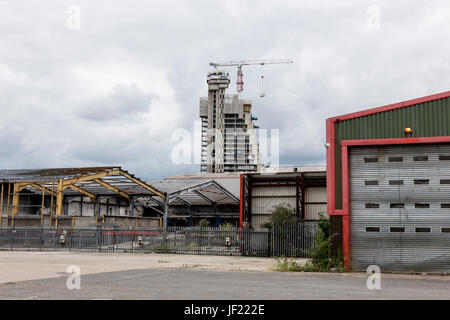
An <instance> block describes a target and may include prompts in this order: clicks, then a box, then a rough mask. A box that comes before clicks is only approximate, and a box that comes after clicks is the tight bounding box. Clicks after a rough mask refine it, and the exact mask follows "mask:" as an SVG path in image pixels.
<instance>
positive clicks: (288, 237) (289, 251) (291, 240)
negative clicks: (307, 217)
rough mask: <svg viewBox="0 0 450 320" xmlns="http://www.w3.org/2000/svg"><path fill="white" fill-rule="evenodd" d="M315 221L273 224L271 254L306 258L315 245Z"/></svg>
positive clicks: (316, 228) (316, 224)
mask: <svg viewBox="0 0 450 320" xmlns="http://www.w3.org/2000/svg"><path fill="white" fill-rule="evenodd" d="M317 230H318V222H317V221H301V222H292V223H285V224H280V225H274V226H273V229H272V256H274V257H295V258H306V257H307V256H308V251H310V250H312V249H314V248H315V246H316V242H315V236H316V233H317Z"/></svg>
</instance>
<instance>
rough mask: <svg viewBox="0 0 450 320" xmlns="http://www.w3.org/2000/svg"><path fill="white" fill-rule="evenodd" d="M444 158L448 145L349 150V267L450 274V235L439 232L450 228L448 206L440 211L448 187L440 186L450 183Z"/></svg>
mask: <svg viewBox="0 0 450 320" xmlns="http://www.w3.org/2000/svg"><path fill="white" fill-rule="evenodd" d="M424 156H426V157H424ZM442 156H444V158H447V159H448V158H449V157H448V156H450V145H448V144H431V145H414V146H383V147H364V148H350V193H351V194H350V210H351V212H350V225H351V260H352V268H354V269H355V270H365V269H366V268H367V266H368V265H371V264H375V265H378V266H380V267H381V270H382V271H408V272H409V271H418V272H428V271H439V272H450V233H442V232H441V231H442V229H441V228H450V208H445V205H444V208H443V207H442V204H449V203H450V197H449V195H450V184H441V180H449V181H450V160H443V159H444V158H442ZM365 158H366V159H369V158H371V159H374V158H375V159H377V161H378V162H366V160H365ZM393 158H395V159H396V160H397V161H396V162H391V161H392V160H393ZM399 158H401V160H402V161H398V160H399ZM419 159H421V160H424V161H415V160H419ZM390 160H391V161H390ZM424 181H426V182H427V183H426V184H424V183H423V182H424ZM368 182H369V183H368ZM375 182H376V183H378V185H376V184H375ZM400 182H401V183H400ZM418 182H421V183H420V184H417V183H418ZM367 227H369V228H372V229H371V231H375V232H368V230H367V229H366V228H367ZM378 228H379V229H378ZM391 228H404V232H392V231H395V230H391ZM416 228H429V232H417V229H416ZM377 229H378V230H379V231H378V230H377ZM369 230H370V229H369ZM418 230H420V229H418ZM423 230H424V229H422V231H423ZM425 230H426V229H425ZM376 231H378V232H376ZM397 231H398V229H397Z"/></svg>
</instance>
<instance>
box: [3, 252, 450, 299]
mask: <svg viewBox="0 0 450 320" xmlns="http://www.w3.org/2000/svg"><path fill="white" fill-rule="evenodd" d="M69 265H77V266H79V267H80V269H81V289H79V290H76V289H75V290H69V289H67V287H66V281H67V277H68V275H67V274H66V269H67V267H68V266H69ZM275 265H276V263H275V260H274V259H272V258H255V257H229V256H222V257H220V256H191V255H165V254H145V255H141V254H107V253H103V254H100V253H73V252H56V253H55V252H19V251H13V252H8V251H0V299H194V300H204V299H208V300H209V299H213V300H215V299H225V300H228V299H231V300H240V299H252V300H253V299H256V300H266V299H283V300H291V299H450V277H449V276H435V275H428V276H424V275H420V276H418V275H392V274H383V275H382V278H381V289H380V290H376V289H374V290H369V289H368V288H367V286H366V281H367V275H366V274H362V273H342V274H331V273H291V272H288V273H281V272H273V271H271V270H272V268H273V267H275Z"/></svg>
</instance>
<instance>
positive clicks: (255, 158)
mask: <svg viewBox="0 0 450 320" xmlns="http://www.w3.org/2000/svg"><path fill="white" fill-rule="evenodd" d="M207 83H208V97H207V98H206V97H205V98H200V119H201V121H202V148H201V170H200V171H201V172H208V173H221V172H243V171H246V172H254V171H257V170H258V168H260V167H261V166H262V165H261V160H260V155H259V148H258V143H257V136H256V131H255V129H257V126H255V125H254V124H253V120H256V118H254V117H252V114H251V110H252V104H251V101H249V100H242V99H239V96H238V95H237V94H234V95H229V94H226V93H225V91H226V89H227V88H228V85H229V83H230V77H229V75H228V73H226V72H224V71H220V70H215V71H212V72H209V73H208V78H207Z"/></svg>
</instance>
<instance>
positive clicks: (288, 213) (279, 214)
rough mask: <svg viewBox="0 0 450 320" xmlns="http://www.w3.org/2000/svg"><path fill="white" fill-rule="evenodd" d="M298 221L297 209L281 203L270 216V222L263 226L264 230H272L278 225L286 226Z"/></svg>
mask: <svg viewBox="0 0 450 320" xmlns="http://www.w3.org/2000/svg"><path fill="white" fill-rule="evenodd" d="M295 221H297V218H296V216H295V209H293V208H291V206H290V205H289V204H286V203H281V204H279V205H276V206H275V207H274V209H273V211H272V213H271V215H270V218H269V222H266V223H264V224H263V228H266V229H272V228H273V226H274V225H276V224H284V223H290V222H295Z"/></svg>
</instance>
